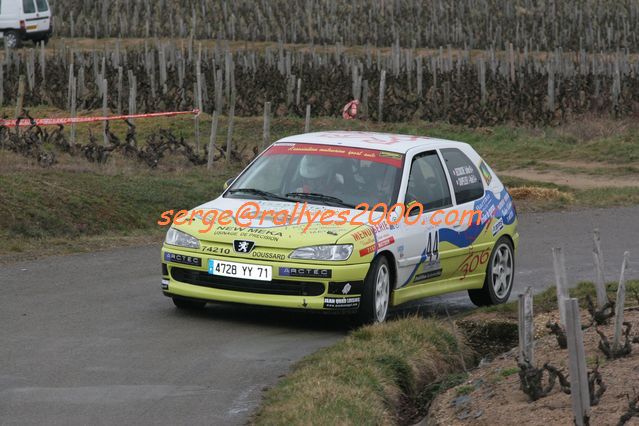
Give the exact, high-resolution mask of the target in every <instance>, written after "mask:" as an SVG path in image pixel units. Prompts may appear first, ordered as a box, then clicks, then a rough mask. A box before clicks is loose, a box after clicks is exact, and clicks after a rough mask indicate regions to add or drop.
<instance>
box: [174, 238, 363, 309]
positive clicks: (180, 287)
mask: <svg viewBox="0 0 639 426" xmlns="http://www.w3.org/2000/svg"><path fill="white" fill-rule="evenodd" d="M167 252H168V253H170V254H172V255H173V256H167V255H166V253H167ZM175 255H178V256H175ZM180 256H181V257H180ZM169 259H174V260H177V261H171V260H169ZM197 259H199V260H197ZM209 259H215V260H220V261H229V262H240V263H249V264H253V265H263V266H265V265H268V266H272V268H273V280H272V281H255V280H242V279H237V278H227V277H219V276H217V275H210V274H209V273H208V268H207V264H208V260H209ZM189 263H190V264H189ZM194 263H196V264H198V265H199V266H198V265H194ZM369 267H370V264H368V263H360V264H343V263H342V262H326V263H323V264H305V263H296V262H291V263H288V262H286V261H268V260H261V259H259V260H258V259H253V258H250V259H249V258H243V257H230V256H220V255H215V256H208V255H203V254H202V253H196V252H192V251H188V250H180V249H179V248H177V247H163V248H162V291H163V293H164V294H165V295H166V296H169V297H172V296H182V297H187V298H193V299H200V300H207V301H217V302H230V303H243V304H249V305H260V306H271V307H279V308H293V309H312V310H326V311H343V312H352V311H354V310H357V308H358V307H359V303H360V300H361V292H362V289H363V286H364V279H365V277H366V274H367V273H368V269H369ZM280 268H297V269H298V270H299V269H308V270H317V269H318V268H320V269H322V270H329V271H330V277H322V278H319V277H314V276H312V274H311V276H309V275H308V274H306V275H305V276H303V277H302V276H297V277H292V276H287V275H283V274H280V272H282V271H280Z"/></svg>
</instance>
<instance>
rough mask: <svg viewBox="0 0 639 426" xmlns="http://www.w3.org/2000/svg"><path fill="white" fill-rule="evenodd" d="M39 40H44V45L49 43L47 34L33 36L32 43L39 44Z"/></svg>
mask: <svg viewBox="0 0 639 426" xmlns="http://www.w3.org/2000/svg"><path fill="white" fill-rule="evenodd" d="M40 42H44V45H45V46H46V45H47V44H49V36H44V37H39V38H34V39H33V44H35V45H36V46H37V45H38V44H40Z"/></svg>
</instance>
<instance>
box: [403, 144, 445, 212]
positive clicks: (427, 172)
mask: <svg viewBox="0 0 639 426" xmlns="http://www.w3.org/2000/svg"><path fill="white" fill-rule="evenodd" d="M413 201H417V202H419V203H421V204H423V206H424V211H429V210H434V209H441V208H445V207H449V206H450V205H451V204H452V202H451V198H450V191H449V190H448V181H447V180H446V174H445V173H444V168H443V167H442V164H441V162H440V161H439V157H438V156H437V153H436V152H434V151H433V152H427V153H424V154H419V155H418V156H416V157H414V158H413V163H412V164H411V169H410V176H409V177H408V188H407V189H406V197H405V203H406V205H407V206H408V205H409V204H410V203H411V202H413Z"/></svg>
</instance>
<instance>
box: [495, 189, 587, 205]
mask: <svg viewBox="0 0 639 426" xmlns="http://www.w3.org/2000/svg"><path fill="white" fill-rule="evenodd" d="M508 192H510V195H511V196H512V197H513V199H515V200H529V201H563V202H569V203H571V202H573V201H575V197H574V196H573V195H572V194H569V193H567V192H563V191H560V190H558V189H556V188H541V187H538V186H522V187H518V188H509V189H508Z"/></svg>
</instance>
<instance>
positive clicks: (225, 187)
mask: <svg viewBox="0 0 639 426" xmlns="http://www.w3.org/2000/svg"><path fill="white" fill-rule="evenodd" d="M234 180H235V178H234V177H233V178H230V179H229V180H227V181H226V182H224V189H227V188H228V187H229V186H231V184H232V183H233V181H234Z"/></svg>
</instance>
